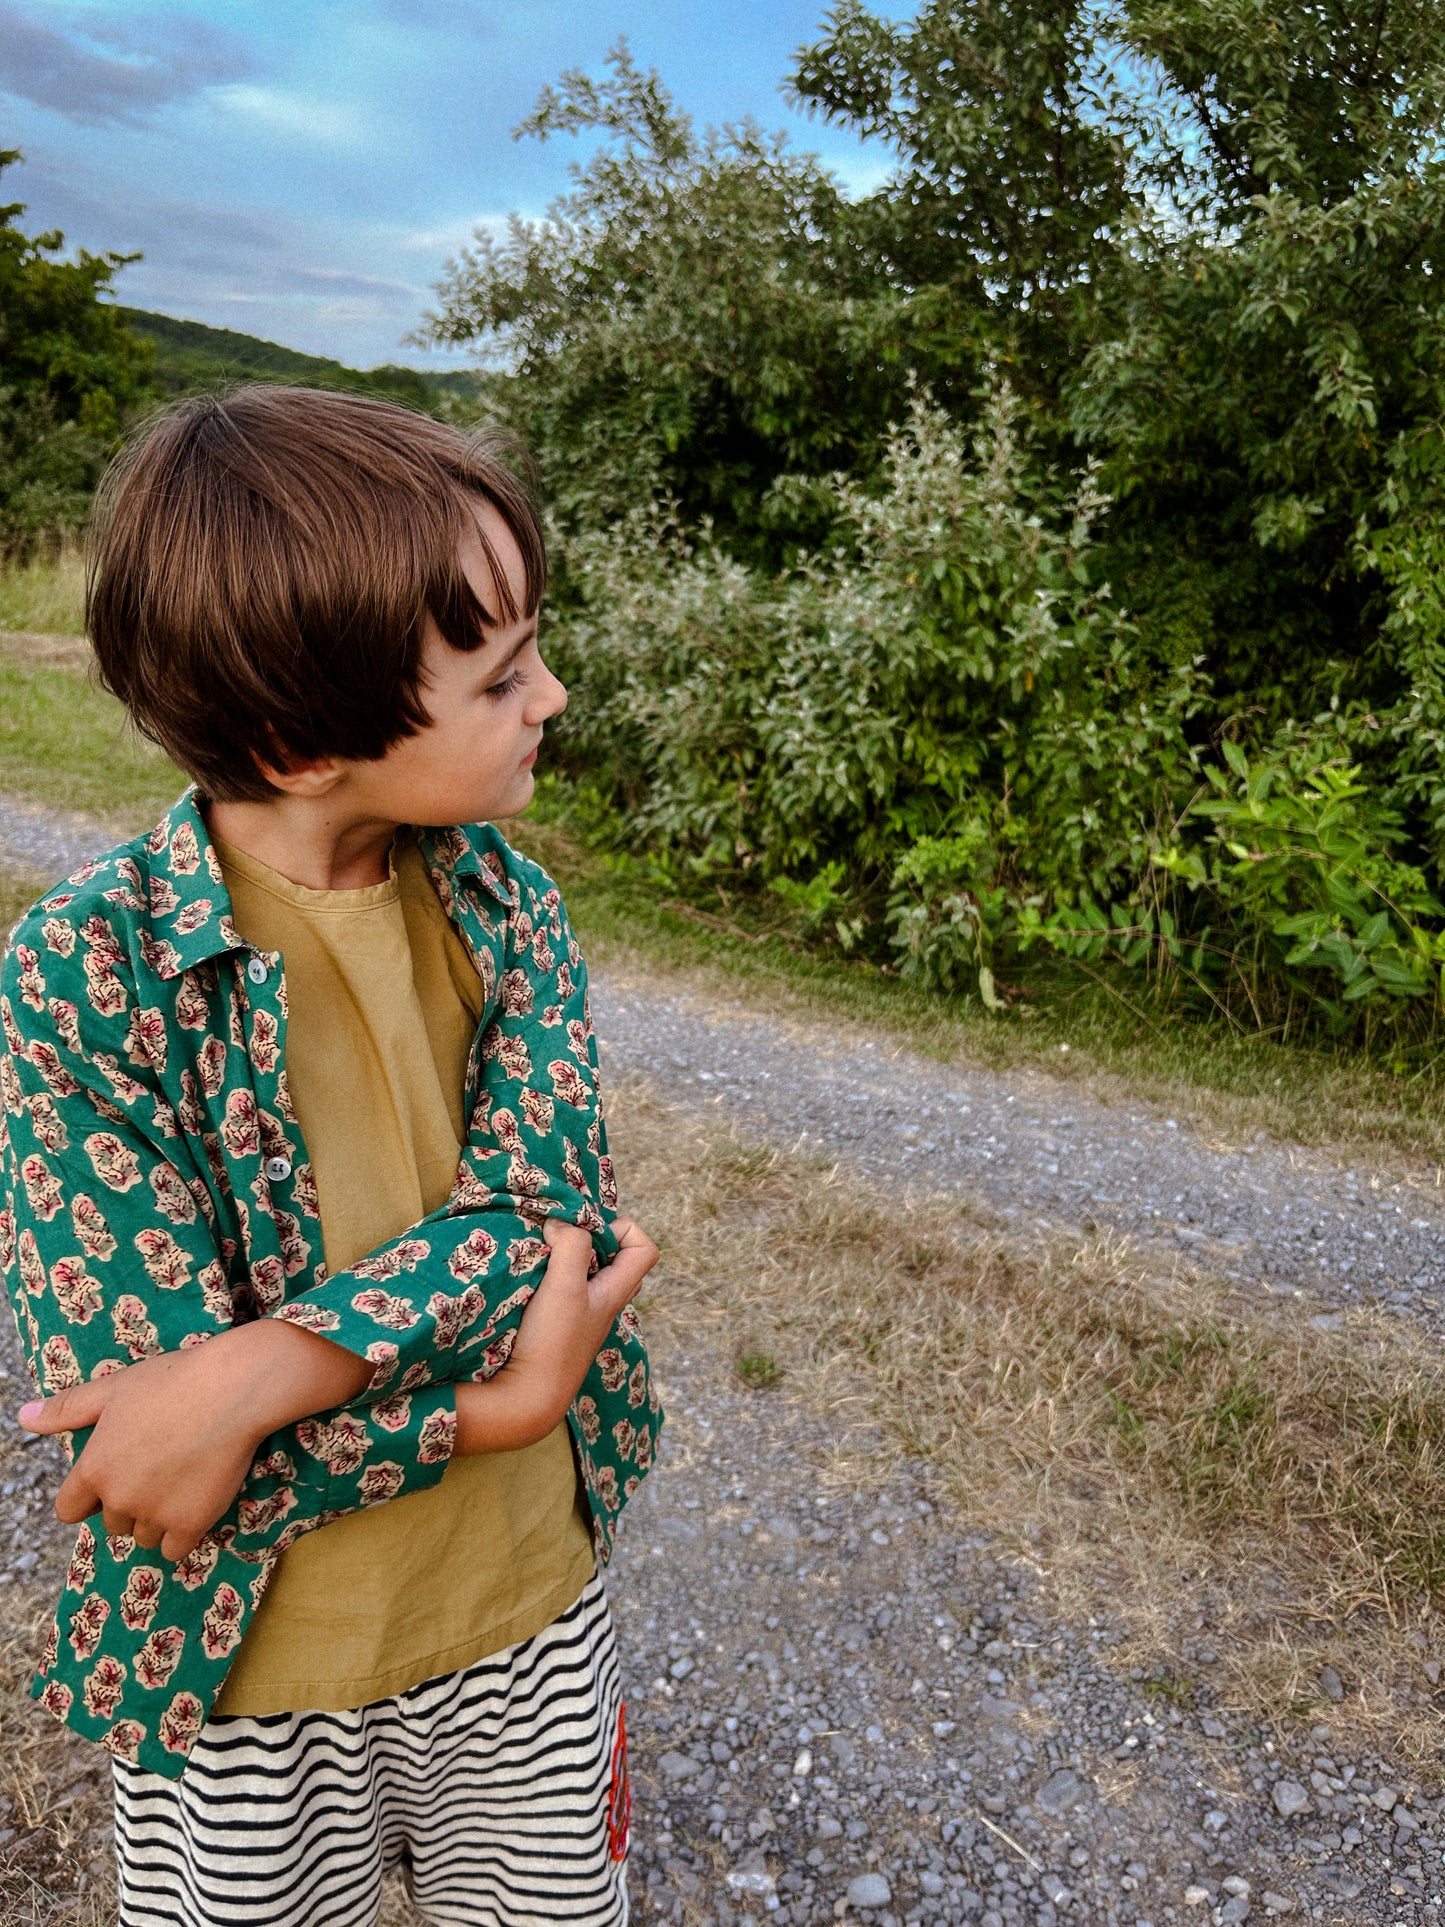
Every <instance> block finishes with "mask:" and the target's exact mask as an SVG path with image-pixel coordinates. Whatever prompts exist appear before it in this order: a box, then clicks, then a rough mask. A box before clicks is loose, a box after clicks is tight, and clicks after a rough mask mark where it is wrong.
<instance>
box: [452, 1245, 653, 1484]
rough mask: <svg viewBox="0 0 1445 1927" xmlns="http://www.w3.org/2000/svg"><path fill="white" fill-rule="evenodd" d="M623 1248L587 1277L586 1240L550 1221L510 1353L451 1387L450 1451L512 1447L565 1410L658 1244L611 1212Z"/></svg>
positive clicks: (537, 1434) (528, 1441) (543, 1430)
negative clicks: (495, 1367)
mask: <svg viewBox="0 0 1445 1927" xmlns="http://www.w3.org/2000/svg"><path fill="white" fill-rule="evenodd" d="M612 1230H613V1232H614V1234H615V1236H616V1238H617V1240H618V1243H619V1245H620V1247H621V1249H620V1250H619V1251H618V1253H617V1256H616V1257H615V1258H614V1259H613V1260H612V1262H611V1264H609V1265H604V1266H603V1267H602V1268H601V1269H600V1270H599V1271H597V1272H596V1273H594V1274H593V1276H592V1277H590V1278H589V1277H588V1276H587V1268H588V1266H589V1265H590V1264H591V1262H592V1240H591V1238H590V1237H589V1236H588V1235H587V1233H586V1232H585V1231H579V1230H578V1229H577V1227H576V1226H575V1225H568V1224H561V1223H559V1222H558V1221H557V1220H556V1219H549V1220H548V1222H547V1223H546V1225H545V1226H544V1227H543V1230H542V1236H543V1237H544V1238H545V1239H546V1241H547V1244H548V1245H549V1247H550V1248H551V1254H552V1255H551V1257H550V1258H549V1259H548V1261H547V1269H546V1272H545V1273H544V1275H543V1278H542V1282H541V1284H540V1285H538V1287H537V1289H536V1291H535V1292H534V1293H533V1295H532V1299H531V1302H530V1303H529V1304H528V1306H527V1309H526V1310H525V1311H524V1312H523V1314H522V1322H521V1324H520V1325H519V1326H518V1328H517V1339H516V1343H515V1344H514V1345H513V1347H512V1355H511V1357H510V1358H509V1359H508V1360H507V1363H506V1364H505V1365H504V1366H503V1367H502V1369H501V1371H499V1372H498V1373H497V1374H496V1375H495V1377H493V1378H489V1379H486V1380H485V1381H483V1382H481V1383H479V1384H468V1385H458V1386H457V1442H456V1452H457V1454H458V1455H459V1456H462V1457H465V1456H468V1455H470V1454H473V1453H478V1452H512V1451H516V1450H518V1449H519V1448H520V1447H521V1446H524V1445H534V1444H536V1442H537V1440H538V1439H544V1438H546V1436H547V1434H548V1433H549V1432H551V1431H553V1430H554V1429H555V1428H556V1427H557V1426H558V1425H560V1424H561V1422H562V1420H563V1419H564V1418H565V1417H566V1416H567V1409H568V1407H569V1406H570V1405H571V1403H572V1401H573V1399H575V1398H576V1396H577V1394H578V1392H579V1391H580V1390H581V1389H582V1381H583V1379H584V1378H586V1376H587V1374H588V1372H589V1371H590V1370H591V1367H592V1361H593V1360H594V1359H595V1358H596V1356H597V1354H598V1352H599V1351H600V1350H601V1348H602V1345H603V1343H604V1341H605V1340H606V1337H607V1334H608V1332H610V1331H611V1329H612V1327H613V1325H614V1324H615V1323H616V1320H617V1314H618V1313H619V1312H620V1311H621V1310H622V1307H623V1306H624V1305H626V1304H628V1303H630V1302H631V1300H632V1299H633V1298H635V1297H636V1296H637V1293H638V1289H639V1288H640V1286H641V1284H642V1281H643V1279H644V1278H645V1277H646V1276H647V1274H648V1272H649V1271H651V1269H652V1267H653V1266H654V1265H655V1264H656V1263H657V1258H658V1251H657V1246H656V1245H655V1244H654V1243H653V1242H652V1240H651V1238H649V1237H648V1235H647V1233H646V1232H645V1231H643V1230H641V1229H640V1228H639V1227H638V1226H637V1225H635V1224H634V1223H633V1222H632V1220H631V1219H630V1218H615V1219H614V1220H613V1223H612Z"/></svg>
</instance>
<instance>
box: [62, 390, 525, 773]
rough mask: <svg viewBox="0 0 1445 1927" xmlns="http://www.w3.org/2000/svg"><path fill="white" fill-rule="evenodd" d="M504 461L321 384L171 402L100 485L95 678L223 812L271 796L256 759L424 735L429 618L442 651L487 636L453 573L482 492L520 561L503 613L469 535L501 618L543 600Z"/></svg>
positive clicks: (484, 442)
mask: <svg viewBox="0 0 1445 1927" xmlns="http://www.w3.org/2000/svg"><path fill="white" fill-rule="evenodd" d="M511 453H512V451H511V450H510V449H509V448H508V446H507V445H506V444H504V443H503V442H502V441H501V440H500V438H498V437H495V436H491V435H477V436H467V435H464V434H462V433H460V432H459V431H458V430H457V429H454V428H449V427H447V426H446V425H445V424H443V423H441V422H438V421H433V420H432V419H431V418H430V417H429V416H426V415H419V414H415V413H414V412H413V411H412V410H411V409H408V408H403V407H401V406H400V405H398V404H397V403H394V402H386V401H376V400H372V399H370V398H368V397H363V396H359V395H339V394H329V393H326V392H323V391H321V390H317V389H307V388H277V387H260V386H258V387H251V388H240V389H237V390H235V391H234V392H233V393H231V394H229V395H222V396H206V397H201V398H196V399H193V400H189V401H183V402H181V403H179V404H178V405H176V406H174V407H172V408H168V409H166V410H165V411H164V412H162V413H161V414H160V415H158V416H156V417H154V418H152V420H151V421H150V422H149V423H147V424H146V425H145V426H144V428H143V429H142V430H141V431H140V433H139V434H138V435H137V436H136V438H135V440H134V441H133V442H132V443H131V444H130V446H129V447H128V448H126V449H125V450H124V451H123V452H122V453H121V454H120V455H119V456H118V457H117V459H116V461H115V462H114V463H113V464H112V466H111V469H110V470H109V472H108V474H107V476H106V479H105V481H104V482H103V483H102V485H101V493H100V496H99V498H98V502H97V511H96V517H95V521H94V524H93V535H92V552H91V567H90V580H89V586H88V592H87V598H86V626H87V628H88V630H89V633H90V638H91V641H92V643H93V644H94V647H95V654H96V659H97V661H98V663H99V665H100V674H101V680H102V681H103V682H104V684H105V686H106V687H107V688H108V689H110V690H111V691H112V692H113V693H114V694H115V695H117V696H118V697H119V698H120V700H121V701H122V702H123V703H124V704H125V706H126V708H127V709H128V710H129V711H130V714H131V716H132V717H133V718H134V719H135V721H136V723H137V724H138V726H139V727H140V728H141V729H142V730H143V731H144V732H145V734H146V735H147V736H149V737H151V738H152V739H153V740H154V741H155V742H157V743H159V744H160V745H161V747H162V748H163V749H165V750H166V751H167V752H168V753H169V754H170V755H171V756H172V757H173V758H174V760H175V761H176V762H177V763H179V764H180V765H181V767H182V768H183V769H185V770H187V771H189V773H190V774H191V775H192V776H193V777H194V778H195V779H196V781H197V783H198V784H199V785H200V788H201V790H202V792H203V793H204V794H205V795H206V796H209V797H215V798H218V799H221V800H223V801H239V800H249V799H258V798H263V797H266V796H270V795H274V794H275V790H274V788H273V786H272V785H271V784H270V783H268V782H267V780H266V778H265V777H264V776H263V775H262V773H261V770H260V768H259V766H258V761H257V759H258V756H259V757H261V758H264V760H265V761H267V762H269V763H272V764H276V763H278V762H281V763H285V762H290V761H292V760H295V761H297V762H305V761H309V760H310V759H312V758H313V757H318V756H327V755H332V756H343V757H347V758H350V759H354V760H356V761H366V760H369V759H371V758H374V757H379V756H382V755H384V754H385V753H386V751H387V750H388V749H389V748H390V747H391V746H392V744H393V743H396V742H398V741H400V739H401V738H402V737H404V736H410V735H412V734H414V733H415V732H416V731H417V730H419V729H421V728H423V727H424V726H425V724H426V721H427V716H426V711H425V708H424V706H423V701H422V688H421V650H422V642H423V638H424V634H425V625H426V618H427V617H428V616H430V617H431V619H432V620H433V621H434V622H435V623H436V626H437V628H438V629H439V630H440V631H441V634H442V635H443V637H444V638H445V639H446V641H447V642H448V643H450V644H451V646H452V647H453V648H454V649H463V650H472V649H476V648H478V647H480V646H481V644H482V643H484V642H485V641H486V640H487V634H488V624H489V618H488V615H487V612H486V610H485V609H484V608H483V607H482V605H481V604H480V603H479V602H478V600H477V598H476V596H475V595H474V594H473V593H472V589H471V587H470V585H469V584H468V582H467V579H466V577H465V576H464V575H463V573H462V569H461V565H460V562H459V560H458V550H459V546H460V543H461V541H462V538H463V537H464V536H465V535H467V534H468V533H469V532H470V531H471V530H474V529H476V528H477V523H476V520H475V516H474V510H475V508H476V505H477V498H478V497H480V498H482V499H483V500H485V501H487V502H490V503H491V504H492V505H493V506H494V507H495V508H496V510H497V511H498V513H499V514H500V515H501V517H502V519H503V520H504V521H505V523H506V524H507V527H508V528H509V529H510V530H511V532H512V534H513V536H514V537H515V538H516V541H517V546H518V547H519V549H520V550H521V553H522V559H523V562H524V563H525V566H526V607H525V609H519V608H518V607H517V606H516V602H515V598H514V597H513V596H512V594H511V592H510V590H509V588H508V585H507V581H506V578H505V576H504V575H503V572H502V569H501V567H500V565H499V562H498V560H497V557H496V555H495V554H494V552H493V550H492V547H491V545H490V544H489V543H488V542H487V540H486V538H485V536H483V537H482V547H483V552H484V554H485V556H486V560H487V565H488V568H489V569H490V572H491V576H492V581H493V584H494V587H495V592H496V602H497V608H498V611H499V615H500V619H501V621H502V622H504V623H512V622H515V621H517V620H518V618H519V617H520V616H521V615H524V614H525V615H532V614H534V613H535V611H536V608H537V605H538V604H539V603H540V601H541V599H542V591H543V588H544V587H545V584H546V573H547V564H546V550H545V548H544V545H543V540H542V531H541V527H540V524H539V522H538V517H537V511H536V508H535V506H534V504H533V501H532V498H531V495H530V493H529V492H528V489H527V487H526V486H525V485H524V484H523V482H521V481H520V480H519V479H518V477H517V475H516V473H515V472H514V469H513V467H512V466H510V465H509V462H508V460H507V459H506V456H507V455H509V454H511ZM514 459H515V458H514ZM479 532H480V531H479Z"/></svg>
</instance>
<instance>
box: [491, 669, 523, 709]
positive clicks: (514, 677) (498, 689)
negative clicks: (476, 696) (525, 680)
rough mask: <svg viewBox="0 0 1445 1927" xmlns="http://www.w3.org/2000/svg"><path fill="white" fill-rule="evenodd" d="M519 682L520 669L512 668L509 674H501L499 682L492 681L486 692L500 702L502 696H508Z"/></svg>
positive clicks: (520, 676) (520, 677) (520, 681)
mask: <svg viewBox="0 0 1445 1927" xmlns="http://www.w3.org/2000/svg"><path fill="white" fill-rule="evenodd" d="M521 683H522V672H521V670H520V669H514V670H513V671H512V673H511V675H510V676H503V678H502V680H501V681H500V682H494V683H493V684H492V686H491V688H490V689H489V690H488V691H487V694H488V695H489V696H491V697H492V698H493V699H494V700H495V701H497V702H500V701H501V700H502V698H503V697H504V696H510V695H511V693H512V691H513V690H514V689H517V688H519V687H520V685H521Z"/></svg>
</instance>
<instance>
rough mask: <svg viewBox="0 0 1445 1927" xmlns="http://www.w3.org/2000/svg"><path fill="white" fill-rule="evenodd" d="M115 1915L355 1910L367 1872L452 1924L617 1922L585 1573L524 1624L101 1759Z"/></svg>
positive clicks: (623, 1765)
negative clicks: (148, 1752)
mask: <svg viewBox="0 0 1445 1927" xmlns="http://www.w3.org/2000/svg"><path fill="white" fill-rule="evenodd" d="M115 1780H116V1793H115V1838H116V1857H117V1860H118V1862H119V1867H120V1896H119V1920H120V1923H121V1927H161V1924H162V1923H164V1924H165V1927H242V1924H243V1923H244V1927H372V1924H373V1923H374V1922H375V1920H376V1918H377V1913H378V1909H379V1907H380V1903H381V1883H382V1878H383V1876H384V1875H385V1874H386V1873H388V1872H390V1871H392V1870H399V1871H400V1873H401V1876H402V1878H403V1880H404V1882H405V1884H406V1886H407V1889H408V1891H409V1892H410V1894H411V1896H412V1899H413V1901H414V1902H415V1904H416V1906H417V1907H418V1908H419V1909H420V1910H421V1912H422V1913H423V1914H425V1915H426V1916H427V1917H428V1919H430V1920H432V1921H437V1922H465V1923H467V1924H468V1927H532V1924H533V1923H535V1927H555V1924H556V1923H558V1922H569V1923H573V1922H575V1923H577V1927H583V1923H585V1927H624V1923H625V1922H626V1920H627V1885H626V1855H627V1823H628V1789H627V1753H626V1729H625V1725H624V1719H623V1709H622V1705H621V1701H620V1697H619V1686H618V1672H617V1646H616V1641H615V1638H614V1636H613V1631H612V1620H611V1616H610V1615H609V1613H608V1610H607V1600H606V1596H605V1595H604V1593H603V1590H602V1585H601V1582H600V1581H599V1580H597V1579H593V1580H592V1581H591V1583H590V1584H589V1585H588V1587H587V1589H586V1591H585V1592H584V1593H583V1594H582V1596H581V1598H580V1599H578V1600H577V1602H576V1603H575V1605H572V1606H570V1607H569V1608H568V1609H567V1611H566V1612H565V1613H563V1614H562V1616H561V1618H560V1619H557V1620H555V1621H554V1622H553V1624H552V1625H550V1626H549V1627H547V1628H546V1630H545V1631H543V1632H541V1633H539V1634H538V1635H537V1636H536V1638H535V1639H528V1640H524V1641H523V1642H522V1643H521V1644H520V1645H518V1646H509V1647H507V1649H506V1650H505V1651H504V1652H500V1653H496V1654H494V1655H493V1656H492V1657H491V1658H489V1659H485V1660H482V1661H481V1662H479V1664H477V1665H475V1666H469V1667H467V1668H466V1669H465V1671H463V1672H459V1673H451V1674H449V1675H447V1676H446V1677H444V1678H441V1679H434V1680H427V1681H426V1682H425V1683H424V1684H423V1685H421V1686H416V1687H413V1688H412V1689H411V1691H410V1692H407V1693H401V1694H398V1695H397V1697H396V1698H394V1699H385V1700H377V1701H375V1702H374V1703H373V1704H372V1705H370V1706H361V1707H357V1708H355V1709H353V1710H352V1711H350V1712H346V1713H272V1714H268V1715H266V1716H265V1717H261V1718H254V1719H219V1720H213V1721H212V1722H211V1723H210V1725H209V1726H207V1727H205V1728H204V1729H203V1731H202V1733H201V1737H200V1739H199V1740H198V1741H197V1743H196V1747H195V1750H194V1752H193V1753H192V1754H191V1757H190V1759H189V1760H188V1762H187V1764H186V1770H185V1773H184V1774H183V1775H182V1777H181V1778H180V1779H179V1780H166V1779H162V1778H161V1777H160V1775H159V1774H155V1773H148V1772H145V1771H143V1770H142V1769H140V1768H137V1767H134V1766H130V1765H127V1764H126V1763H125V1762H124V1761H120V1760H117V1761H116V1762H115Z"/></svg>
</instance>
